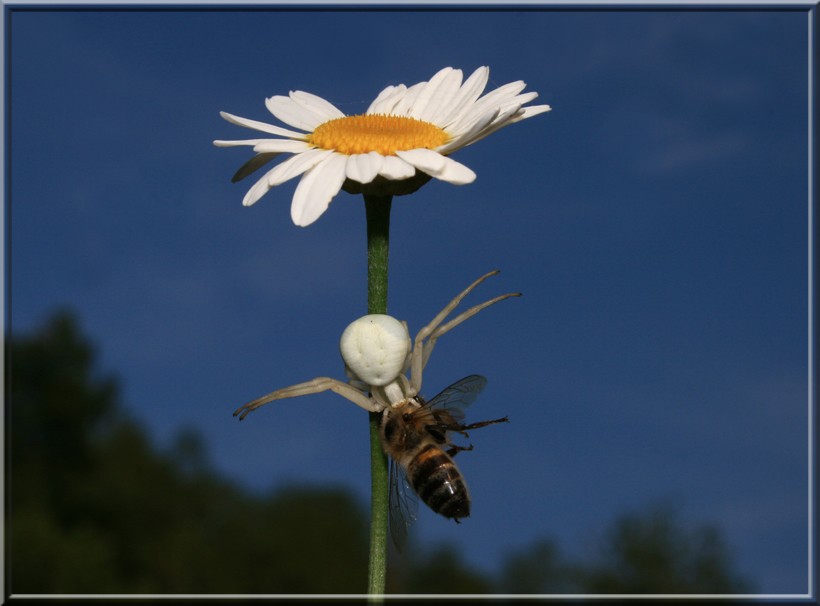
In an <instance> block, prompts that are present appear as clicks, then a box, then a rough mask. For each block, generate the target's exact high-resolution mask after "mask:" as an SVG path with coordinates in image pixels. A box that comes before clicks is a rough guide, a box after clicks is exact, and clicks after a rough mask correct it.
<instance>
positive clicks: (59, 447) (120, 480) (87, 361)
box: [6, 312, 748, 594]
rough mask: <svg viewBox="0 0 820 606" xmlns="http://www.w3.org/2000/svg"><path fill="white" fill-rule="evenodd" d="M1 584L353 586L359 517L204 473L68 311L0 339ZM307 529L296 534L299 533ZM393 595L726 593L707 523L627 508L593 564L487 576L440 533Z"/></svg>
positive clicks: (360, 547) (331, 501)
mask: <svg viewBox="0 0 820 606" xmlns="http://www.w3.org/2000/svg"><path fill="white" fill-rule="evenodd" d="M7 352H8V357H7V362H8V366H7V369H6V370H7V374H6V378H7V382H6V385H7V394H6V395H7V407H8V410H9V412H10V416H9V417H7V418H9V419H10V427H9V429H10V451H9V455H10V466H9V469H10V472H11V473H10V478H9V479H7V489H8V490H9V504H10V507H9V510H10V513H9V517H8V524H9V525H8V526H7V528H8V529H9V534H10V541H9V543H8V544H9V546H10V549H9V551H8V552H7V553H8V556H9V557H8V560H7V561H8V572H9V577H8V581H9V583H8V586H7V588H6V589H7V591H9V590H10V593H32V594H52V593H67V594H70V593H88V594H94V593H119V594H132V593H156V594H163V593H203V594H208V593H230V594H243V593H246V594H254V593H263V594H271V593H315V594H322V593H338V594H346V593H363V592H364V591H365V583H366V568H367V544H368V537H367V534H368V533H367V515H366V513H365V511H364V509H363V507H362V506H361V504H360V503H359V502H358V501H357V500H356V499H354V498H353V497H351V495H350V494H349V493H348V492H347V491H345V490H342V489H334V488H314V487H300V486H292V487H289V488H286V489H282V490H279V491H276V492H275V493H272V494H270V495H264V496H259V495H255V494H253V493H250V492H249V491H247V490H246V489H243V488H242V487H240V486H237V485H235V484H234V483H233V482H231V481H230V480H228V479H225V478H222V477H220V476H219V475H217V474H216V473H215V472H214V471H213V469H212V468H211V466H210V464H209V462H208V458H207V452H206V448H205V445H204V444H203V442H202V439H201V438H200V436H199V435H198V434H197V433H196V432H195V431H193V430H190V429H185V430H182V431H180V432H179V434H178V436H177V437H176V441H175V443H174V445H173V446H172V448H170V449H169V450H168V452H161V451H159V450H158V449H157V448H156V447H155V446H154V445H153V444H152V443H151V440H150V438H149V436H148V435H147V434H146V432H145V431H144V430H143V428H142V427H140V425H139V424H137V423H136V422H134V421H133V420H132V419H130V418H129V417H128V416H127V414H126V413H125V412H124V409H123V408H122V407H121V403H120V401H119V393H118V386H117V380H116V379H115V378H114V377H113V376H110V375H103V374H100V372H99V370H98V368H97V366H96V356H95V351H94V348H93V347H92V346H91V345H90V344H89V342H88V340H87V338H85V337H84V336H83V335H82V333H81V331H80V329H79V327H78V325H77V322H76V320H75V319H74V318H73V317H72V316H71V314H69V313H65V312H63V313H59V314H57V315H55V316H54V317H53V318H52V319H51V320H50V321H49V322H48V323H46V325H45V326H43V327H42V329H40V330H38V331H37V332H35V333H33V334H31V335H29V336H22V337H14V338H12V339H10V341H9V346H8V348H7ZM306 529H307V530H306ZM396 563H397V566H394V567H393V568H392V569H391V570H390V571H389V585H388V590H389V591H391V592H395V593H427V594H439V593H441V594H457V593H531V594H546V593H693V592H700V593H737V592H740V591H744V590H746V589H747V588H748V584H747V583H745V582H744V581H743V580H742V579H741V578H740V577H739V576H738V575H737V574H736V573H735V572H733V570H732V566H731V561H730V558H729V553H728V549H727V547H726V546H725V544H724V543H723V541H722V539H721V537H720V534H719V532H718V531H717V529H715V528H713V527H711V526H703V527H699V528H696V529H695V530H694V531H688V530H685V529H684V528H683V526H682V525H681V524H680V523H679V522H678V521H677V519H676V518H675V515H674V512H673V511H672V510H670V509H668V508H660V509H653V510H649V512H648V513H633V514H628V515H625V516H623V517H621V518H620V519H618V520H617V521H616V523H615V525H614V526H613V528H612V530H611V531H610V533H609V534H608V535H607V536H606V538H605V540H604V543H603V548H602V555H601V557H600V558H598V559H597V560H595V561H592V562H582V561H571V560H567V559H565V558H564V557H563V556H562V554H561V553H560V550H559V549H558V546H557V545H556V544H555V543H553V542H552V541H549V540H546V539H535V540H534V541H533V543H532V544H531V545H529V546H525V547H524V548H522V549H521V550H519V551H516V552H514V553H512V554H509V555H508V556H507V557H506V558H505V560H504V562H503V563H502V567H501V571H500V572H499V573H498V574H492V573H486V572H481V571H476V570H473V569H471V568H470V567H469V566H468V565H467V564H466V563H465V562H464V560H463V558H462V557H461V555H460V554H459V552H458V551H456V550H455V549H454V548H453V547H452V546H450V545H446V544H442V545H439V546H438V547H435V548H427V549H421V548H415V549H408V552H407V553H406V554H405V555H404V556H402V557H401V559H400V560H396Z"/></svg>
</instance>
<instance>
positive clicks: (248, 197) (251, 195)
mask: <svg viewBox="0 0 820 606" xmlns="http://www.w3.org/2000/svg"><path fill="white" fill-rule="evenodd" d="M274 170H276V167H273V168H272V169H271V170H269V171H268V172H267V173H265V175H264V176H263V177H262V178H261V179H259V181H257V182H256V183H254V184H253V186H252V187H251V188H250V189H249V190H248V193H246V194H245V197H244V198H243V199H242V206H251V205H253V204H256V202H257V201H258V200H259V198H261V197H262V196H264V195H265V194H266V193H268V192H269V191H270V188H271V185H270V183H268V177H269V176H270V174H271V173H272V172H273V171H274Z"/></svg>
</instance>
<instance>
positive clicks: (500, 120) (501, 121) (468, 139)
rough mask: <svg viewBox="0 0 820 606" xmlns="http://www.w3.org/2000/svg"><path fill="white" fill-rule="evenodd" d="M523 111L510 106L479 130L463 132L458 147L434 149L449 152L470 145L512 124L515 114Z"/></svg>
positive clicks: (517, 114) (515, 120)
mask: <svg viewBox="0 0 820 606" xmlns="http://www.w3.org/2000/svg"><path fill="white" fill-rule="evenodd" d="M523 111H524V110H522V109H521V108H519V107H512V108H510V109H508V110H507V111H506V112H504V113H503V114H499V115H498V116H496V118H495V119H494V120H493V121H492V122H491V123H490V124H488V125H486V126H485V127H484V128H483V129H481V130H480V131H475V132H472V133H471V134H470V135H469V136H467V135H466V134H465V136H463V137H460V138H459V145H458V147H456V148H450V147H449V146H445V147H447V150H446V152H445V150H442V149H437V150H436V151H439V152H441V153H451V152H453V151H455V150H456V149H461V148H462V147H467V146H468V145H472V144H473V143H475V142H476V141H481V139H483V138H484V137H486V136H488V135H491V134H493V133H494V132H495V131H497V130H499V129H502V128H504V127H505V126H507V125H509V124H512V123H513V122H517V121H518V118H517V116H519V115H520V114H522V113H523Z"/></svg>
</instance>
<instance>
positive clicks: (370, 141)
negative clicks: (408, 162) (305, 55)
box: [308, 114, 450, 156]
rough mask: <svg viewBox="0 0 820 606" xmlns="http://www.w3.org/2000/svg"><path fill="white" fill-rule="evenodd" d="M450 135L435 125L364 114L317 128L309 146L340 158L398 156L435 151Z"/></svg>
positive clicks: (401, 117)
mask: <svg viewBox="0 0 820 606" xmlns="http://www.w3.org/2000/svg"><path fill="white" fill-rule="evenodd" d="M449 138H450V135H448V134H447V133H445V132H444V130H442V129H441V128H439V127H438V126H436V125H435V124H430V123H429V122H424V121H423V120H416V119H415V118H408V117H407V116H388V115H384V114H362V115H358V116H346V117H344V118H336V119H335V120H330V121H328V122H325V123H324V124H320V125H319V126H317V127H316V129H315V130H314V131H313V133H312V134H310V135H309V136H308V143H312V144H313V145H315V146H316V147H321V148H322V149H333V150H336V151H337V152H339V153H340V154H347V155H352V154H366V153H368V152H372V151H374V152H378V153H380V154H381V155H383V156H395V155H396V152H397V151H404V150H407V149H418V148H428V149H433V148H436V147H438V146H439V145H444V144H445V143H447V140H448V139H449Z"/></svg>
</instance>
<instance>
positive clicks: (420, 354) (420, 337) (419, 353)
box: [410, 269, 512, 393]
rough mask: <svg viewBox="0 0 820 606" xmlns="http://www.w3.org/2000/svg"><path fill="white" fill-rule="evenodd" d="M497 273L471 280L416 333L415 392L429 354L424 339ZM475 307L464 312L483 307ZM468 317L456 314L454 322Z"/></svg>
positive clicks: (413, 355)
mask: <svg viewBox="0 0 820 606" xmlns="http://www.w3.org/2000/svg"><path fill="white" fill-rule="evenodd" d="M497 273H499V270H497V269H495V270H493V271H491V272H488V273H486V274H484V275H483V276H481V277H480V278H478V279H477V280H476V281H475V282H473V283H472V284H470V285H469V286H468V287H467V288H465V289H464V290H463V291H461V292H460V293H459V294H458V295H457V296H456V297H455V298H454V299H453V300H452V301H450V302H449V303H448V304H447V305H446V306H445V307H444V309H442V310H441V311H440V312H438V314H436V317H435V318H433V319H432V320H431V321H430V323H429V324H428V325H427V326H425V327H424V328H422V329H421V330H420V331H419V332H418V334H417V335H416V339H415V341H414V343H413V354H412V357H411V359H410V377H411V384H412V387H413V389H414V391H415V393H418V392H419V390H420V389H421V371H422V369H423V368H424V366H425V365H426V364H427V360H428V359H429V357H430V354H429V353H427V352H426V351H425V349H426V347H425V345H424V340H425V339H426V338H427V337H429V336H431V335H432V334H433V332H434V331H435V330H436V329H437V328H438V327H439V325H440V324H441V323H442V322H443V321H444V319H445V318H446V317H447V316H448V315H450V313H451V312H452V311H453V310H454V309H455V308H456V307H457V306H458V304H459V303H461V301H462V299H464V297H466V296H467V295H468V294H470V292H471V291H472V290H473V289H474V288H475V287H476V286H478V285H479V284H481V283H482V282H483V281H484V280H486V279H487V278H489V277H490V276H494V275H495V274H497ZM508 296H512V295H508ZM502 298H506V297H502ZM495 302H496V301H492V302H487V303H486V304H485V305H484V307H486V306H487V305H492V304H493V303H495ZM477 307H479V309H475V308H473V309H471V310H468V312H465V313H469V312H470V311H472V313H471V314H470V315H474V314H477V313H478V312H479V311H481V309H483V308H482V307H481V306H477ZM473 310H474V311H473ZM462 316H464V317H462ZM468 317H469V316H465V314H461V316H458V318H456V320H458V319H459V318H461V319H460V320H459V322H456V324H458V323H460V322H463V321H464V320H466V319H467V318H468ZM451 324H452V325H451ZM456 324H453V321H451V322H448V324H447V325H445V326H448V325H451V326H449V328H447V330H450V328H453V327H454V326H455V325H456ZM447 330H445V331H444V332H447ZM441 334H444V333H439V334H437V335H436V338H438V337H439V336H441ZM434 342H435V340H434Z"/></svg>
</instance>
